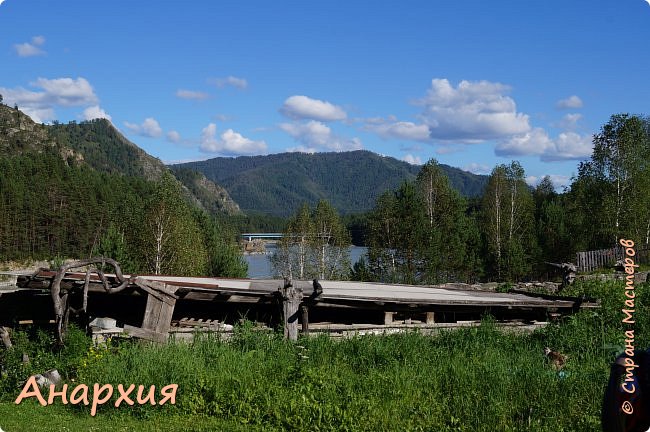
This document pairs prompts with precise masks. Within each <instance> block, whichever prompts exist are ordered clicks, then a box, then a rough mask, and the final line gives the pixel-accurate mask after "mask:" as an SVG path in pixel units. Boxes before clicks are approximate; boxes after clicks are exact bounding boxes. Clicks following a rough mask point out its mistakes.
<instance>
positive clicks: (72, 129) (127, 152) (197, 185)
mask: <svg viewBox="0 0 650 432" xmlns="http://www.w3.org/2000/svg"><path fill="white" fill-rule="evenodd" d="M48 130H49V133H50V136H51V137H52V138H53V139H54V140H55V141H56V142H57V143H59V144H60V145H63V146H65V147H67V148H70V149H72V150H74V152H75V153H76V154H80V155H82V156H83V160H84V162H85V163H87V164H88V165H90V166H91V167H92V168H94V169H95V170H97V171H100V172H106V173H111V174H122V175H128V176H136V177H142V178H144V179H146V180H159V179H160V178H161V176H162V174H163V173H165V172H167V171H168V168H167V167H166V166H165V165H164V164H163V163H162V162H161V161H160V159H158V158H155V157H153V156H151V155H149V154H148V153H147V152H145V151H144V150H142V149H141V148H140V147H138V146H137V145H135V144H134V143H132V142H131V141H129V140H128V139H126V138H125V137H124V135H122V134H121V133H120V132H119V131H118V130H117V129H115V127H114V126H113V125H112V124H111V123H110V122H109V121H108V120H104V119H97V120H91V121H88V122H82V123H76V122H71V123H68V124H58V123H57V124H54V125H53V126H49V127H48ZM177 178H178V180H179V181H180V182H181V183H182V184H183V186H184V189H185V193H186V196H187V198H188V199H189V200H190V201H193V202H194V203H195V204H196V205H198V206H199V207H201V208H203V209H205V210H207V211H208V212H209V213H211V214H217V213H221V212H223V213H226V214H229V215H234V214H239V213H241V211H240V210H239V206H237V203H235V202H234V201H233V200H232V199H231V198H230V196H229V195H228V192H227V191H226V190H225V189H224V188H222V187H221V186H219V185H216V184H214V183H213V182H212V181H210V180H208V179H206V178H205V177H204V176H203V175H202V174H200V173H190V172H188V171H184V172H182V173H181V175H179V176H178V177H177Z"/></svg>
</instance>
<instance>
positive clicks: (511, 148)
mask: <svg viewBox="0 0 650 432" xmlns="http://www.w3.org/2000/svg"><path fill="white" fill-rule="evenodd" d="M552 146H553V142H552V141H551V139H550V138H549V136H548V134H547V133H546V131H545V130H544V129H542V128H535V129H533V130H531V131H530V132H527V133H525V134H522V135H515V136H513V137H510V138H509V139H507V140H504V141H501V142H499V143H498V144H497V146H496V148H495V150H494V152H495V153H496V154H497V156H529V155H542V154H544V153H545V152H546V151H547V150H548V149H550V148H551V147H552Z"/></svg>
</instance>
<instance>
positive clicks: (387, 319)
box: [384, 312, 395, 325]
mask: <svg viewBox="0 0 650 432" xmlns="http://www.w3.org/2000/svg"><path fill="white" fill-rule="evenodd" d="M394 317H395V312H384V325H391V324H392V323H393V321H394V320H393V318H394Z"/></svg>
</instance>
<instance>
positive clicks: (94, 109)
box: [83, 105, 112, 121]
mask: <svg viewBox="0 0 650 432" xmlns="http://www.w3.org/2000/svg"><path fill="white" fill-rule="evenodd" d="M83 118H84V120H93V119H106V120H108V121H111V120H112V118H111V116H110V115H108V114H107V113H106V111H104V110H103V109H102V108H100V107H99V105H93V106H89V107H88V108H86V109H85V110H84V112H83Z"/></svg>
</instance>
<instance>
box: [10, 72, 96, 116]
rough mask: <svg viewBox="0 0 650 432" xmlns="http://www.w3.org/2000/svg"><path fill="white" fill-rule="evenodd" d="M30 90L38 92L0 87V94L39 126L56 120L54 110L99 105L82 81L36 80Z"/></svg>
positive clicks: (21, 88)
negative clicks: (60, 107)
mask: <svg viewBox="0 0 650 432" xmlns="http://www.w3.org/2000/svg"><path fill="white" fill-rule="evenodd" d="M30 86H32V87H34V88H37V89H40V90H41V91H32V90H27V89H25V88H23V87H16V88H5V87H0V94H2V95H3V97H4V101H5V103H6V104H7V105H14V104H17V105H18V107H19V108H20V109H21V110H22V111H23V112H25V113H26V114H27V115H29V116H30V117H32V119H33V120H34V121H36V122H39V123H42V122H45V121H49V120H53V119H55V118H56V117H55V112H54V108H55V107H57V106H63V107H72V106H91V105H97V104H98V102H99V100H98V98H97V96H96V95H95V92H94V90H93V87H92V86H91V85H90V83H89V82H88V81H87V80H86V79H85V78H77V79H73V78H56V79H46V78H38V79H37V80H36V81H34V82H31V83H30Z"/></svg>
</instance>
